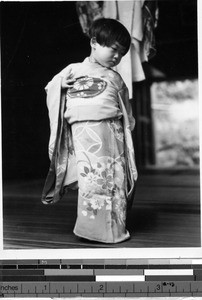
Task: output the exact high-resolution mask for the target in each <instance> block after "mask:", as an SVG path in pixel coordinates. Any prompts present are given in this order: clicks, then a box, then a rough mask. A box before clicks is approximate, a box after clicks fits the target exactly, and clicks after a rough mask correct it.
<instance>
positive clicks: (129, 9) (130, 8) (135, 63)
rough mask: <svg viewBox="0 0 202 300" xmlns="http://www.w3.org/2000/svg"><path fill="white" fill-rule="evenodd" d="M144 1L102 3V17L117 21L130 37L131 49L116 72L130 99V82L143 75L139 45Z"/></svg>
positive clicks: (142, 57) (141, 37)
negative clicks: (123, 83)
mask: <svg viewBox="0 0 202 300" xmlns="http://www.w3.org/2000/svg"><path fill="white" fill-rule="evenodd" d="M143 5H144V0H139V1H104V6H103V16H104V17H105V18H114V19H117V20H119V21H120V22H121V23H122V24H123V25H124V26H125V27H126V28H127V29H128V31H129V33H130V35H131V48H130V50H129V51H128V53H127V54H126V55H125V56H124V57H123V58H122V60H121V62H120V63H119V65H118V66H116V70H117V72H118V73H120V74H121V76H122V78H123V80H124V81H125V83H126V85H127V87H128V90H129V97H130V98H132V96H133V91H132V82H133V81H142V80H144V79H145V74H144V71H143V68H142V61H143V60H145V55H143V53H141V52H142V47H141V46H140V43H141V42H142V40H143V18H142V7H143Z"/></svg>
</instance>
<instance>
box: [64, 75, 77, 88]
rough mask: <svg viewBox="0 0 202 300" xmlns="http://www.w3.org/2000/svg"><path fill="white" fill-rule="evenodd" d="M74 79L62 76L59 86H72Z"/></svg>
mask: <svg viewBox="0 0 202 300" xmlns="http://www.w3.org/2000/svg"><path fill="white" fill-rule="evenodd" d="M75 81H76V79H67V78H65V77H63V79H62V84H61V87H62V88H63V89H67V88H70V87H73V85H74V82H75Z"/></svg>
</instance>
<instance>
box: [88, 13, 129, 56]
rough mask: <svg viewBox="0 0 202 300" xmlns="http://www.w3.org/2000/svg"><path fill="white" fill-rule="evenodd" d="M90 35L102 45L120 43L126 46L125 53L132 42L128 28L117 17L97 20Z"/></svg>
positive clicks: (107, 45)
mask: <svg viewBox="0 0 202 300" xmlns="http://www.w3.org/2000/svg"><path fill="white" fill-rule="evenodd" d="M89 36H90V38H95V39H96V41H97V43H98V44H100V45H101V46H106V47H110V46H112V45H113V44H115V43H119V44H120V45H121V46H122V47H124V48H125V53H124V55H125V54H126V53H127V52H128V50H129V48H130V44H131V36H130V34H129V32H128V30H127V29H126V28H125V26H124V25H122V24H121V23H120V22H119V21H117V20H115V19H108V18H101V19H98V20H95V21H94V22H93V24H92V26H91V28H90V30H89Z"/></svg>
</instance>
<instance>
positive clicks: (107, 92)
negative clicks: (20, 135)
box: [42, 19, 137, 243]
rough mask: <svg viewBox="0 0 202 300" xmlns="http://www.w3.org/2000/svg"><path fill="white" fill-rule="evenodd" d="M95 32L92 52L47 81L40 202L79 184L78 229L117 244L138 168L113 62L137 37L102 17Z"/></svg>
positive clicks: (128, 114) (80, 233) (130, 125)
mask: <svg viewBox="0 0 202 300" xmlns="http://www.w3.org/2000/svg"><path fill="white" fill-rule="evenodd" d="M90 38H91V40H90V45H91V54H90V56H89V57H87V58H86V59H85V60H84V61H83V62H82V63H73V64H70V65H69V66H67V67H66V68H65V69H64V70H62V71H61V72H60V73H59V74H57V75H56V76H55V77H54V78H53V79H52V81H51V82H49V84H48V85H47V87H46V90H47V106H48V109H49V118H50V127H51V136H50V142H49V156H50V159H51V165H50V170H49V173H48V176H47V179H46V183H45V186H44V190H43V195H42V202H43V203H44V204H49V203H55V202H57V201H58V200H59V199H61V197H62V196H63V194H64V193H65V191H66V190H67V189H68V188H73V189H74V188H77V187H78V208H77V220H76V224H75V228H74V233H75V235H77V236H79V237H83V238H86V239H89V240H94V241H99V242H104V243H118V242H121V241H124V240H126V239H128V238H129V237H130V235H129V232H128V231H127V229H126V211H127V205H129V203H130V202H131V194H132V192H133V189H134V186H135V181H136V179H137V170H136V165H135V160H134V149H133V142H132V137H131V130H133V128H134V125H135V121H134V118H133V116H132V110H131V106H130V103H129V99H128V90H127V87H126V85H125V83H124V82H123V80H122V78H121V76H120V75H119V74H118V73H117V72H115V71H114V70H113V69H112V68H113V67H114V66H116V65H117V64H118V63H119V62H120V61H121V59H122V57H123V56H124V55H125V54H126V53H127V51H128V50H129V47H130V42H131V38H130V35H129V33H128V31H127V30H126V28H125V27H124V26H123V25H122V24H121V23H119V22H118V21H116V20H114V19H98V20H96V21H95V22H94V23H93V25H92V27H91V29H90Z"/></svg>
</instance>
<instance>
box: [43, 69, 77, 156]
mask: <svg viewBox="0 0 202 300" xmlns="http://www.w3.org/2000/svg"><path fill="white" fill-rule="evenodd" d="M71 74H72V67H71V65H69V66H67V67H66V68H65V69H63V70H62V71H61V72H60V73H58V74H57V75H55V76H54V77H53V79H52V80H51V81H50V82H49V83H48V84H47V86H46V87H45V90H46V93H47V98H46V104H47V108H48V115H49V122H50V139H49V158H50V159H51V158H52V153H53V149H54V145H55V140H56V135H57V128H58V118H59V107H60V99H61V97H62V94H63V93H64V92H63V91H62V88H61V85H62V79H63V77H66V78H68V76H71Z"/></svg>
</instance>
